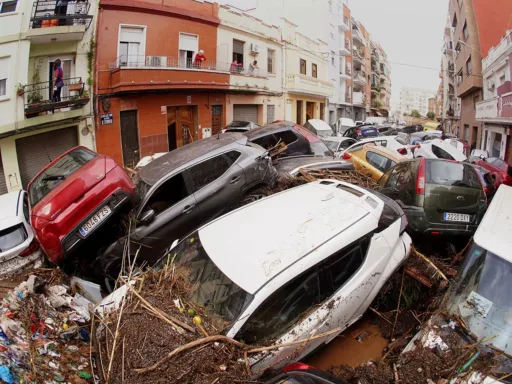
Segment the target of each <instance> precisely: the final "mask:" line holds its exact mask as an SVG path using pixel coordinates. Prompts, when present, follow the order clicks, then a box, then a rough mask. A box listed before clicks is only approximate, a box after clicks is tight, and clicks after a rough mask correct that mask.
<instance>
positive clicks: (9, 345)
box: [0, 275, 93, 384]
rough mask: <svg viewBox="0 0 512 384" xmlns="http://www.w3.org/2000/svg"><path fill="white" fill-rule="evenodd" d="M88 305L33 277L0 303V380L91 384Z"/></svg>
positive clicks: (62, 287) (66, 289) (63, 288)
mask: <svg viewBox="0 0 512 384" xmlns="http://www.w3.org/2000/svg"><path fill="white" fill-rule="evenodd" d="M90 304H92V303H91V302H90V301H89V300H87V299H86V298H84V297H83V296H82V295H80V294H79V293H73V292H71V289H70V288H69V287H68V286H66V285H64V284H54V285H50V284H49V283H48V282H47V281H46V280H43V279H42V278H41V277H39V276H36V275H30V277H29V278H28V280H26V281H24V282H22V283H21V284H19V285H18V286H17V287H16V288H15V289H14V290H12V291H10V292H9V293H8V294H7V295H6V296H5V298H4V299H3V301H2V303H1V319H0V325H1V329H0V351H1V352H2V353H0V379H1V380H3V381H4V382H6V383H9V384H10V383H18V382H25V383H31V382H37V383H59V382H66V383H74V384H82V383H89V382H92V380H93V374H92V369H91V363H90V362H91V352H92V351H91V348H90V343H89V341H90V340H89V332H90V329H89V323H90V312H89V305H90Z"/></svg>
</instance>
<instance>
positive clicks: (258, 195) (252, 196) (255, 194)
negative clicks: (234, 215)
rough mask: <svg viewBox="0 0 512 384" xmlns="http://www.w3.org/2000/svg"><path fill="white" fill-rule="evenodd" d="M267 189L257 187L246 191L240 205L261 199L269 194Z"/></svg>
mask: <svg viewBox="0 0 512 384" xmlns="http://www.w3.org/2000/svg"><path fill="white" fill-rule="evenodd" d="M269 194H270V193H269V191H268V189H266V188H263V187H259V188H254V189H251V190H250V191H248V192H246V193H245V195H244V197H243V198H242V202H241V204H240V205H241V206H244V205H247V204H250V203H252V202H254V201H258V200H261V199H263V198H265V197H267V196H268V195H269Z"/></svg>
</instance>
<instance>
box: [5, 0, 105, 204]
mask: <svg viewBox="0 0 512 384" xmlns="http://www.w3.org/2000/svg"><path fill="white" fill-rule="evenodd" d="M95 13H96V2H95V1H93V0H68V1H66V2H65V3H61V2H58V1H52V0H48V1H39V0H18V1H7V2H6V1H3V2H0V36H1V37H2V38H1V40H0V158H1V161H0V194H2V193H6V192H10V191H17V190H20V189H22V188H26V187H27V185H28V183H29V181H30V180H31V179H32V178H33V177H34V176H35V175H36V174H37V173H38V172H39V171H40V170H41V169H42V168H43V167H44V166H46V165H47V164H48V163H49V162H50V161H51V160H53V159H55V158H56V157H57V156H58V155H60V154H62V152H64V151H66V150H68V149H70V148H72V147H74V146H76V145H83V146H86V147H89V148H92V149H94V148H95V138H94V127H93V118H92V116H93V111H92V103H91V102H90V100H91V96H92V95H91V93H92V89H91V84H92V79H93V77H94V73H93V69H92V56H91V55H93V53H94V43H93V32H94V23H95V18H96V15H95ZM57 59H60V60H61V63H62V64H61V67H62V70H63V83H64V85H63V87H62V89H61V93H60V97H57V95H54V83H55V78H54V73H55V71H54V67H55V66H54V63H55V61H56V60H57Z"/></svg>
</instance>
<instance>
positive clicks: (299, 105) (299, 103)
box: [297, 100, 303, 125]
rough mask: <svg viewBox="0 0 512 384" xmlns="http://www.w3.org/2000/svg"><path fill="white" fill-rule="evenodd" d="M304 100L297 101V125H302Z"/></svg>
mask: <svg viewBox="0 0 512 384" xmlns="http://www.w3.org/2000/svg"><path fill="white" fill-rule="evenodd" d="M302 108H303V103H302V100H297V124H299V125H302Z"/></svg>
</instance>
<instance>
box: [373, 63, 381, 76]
mask: <svg viewBox="0 0 512 384" xmlns="http://www.w3.org/2000/svg"><path fill="white" fill-rule="evenodd" d="M372 73H375V74H376V75H380V69H379V67H377V66H375V65H373V64H372Z"/></svg>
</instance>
